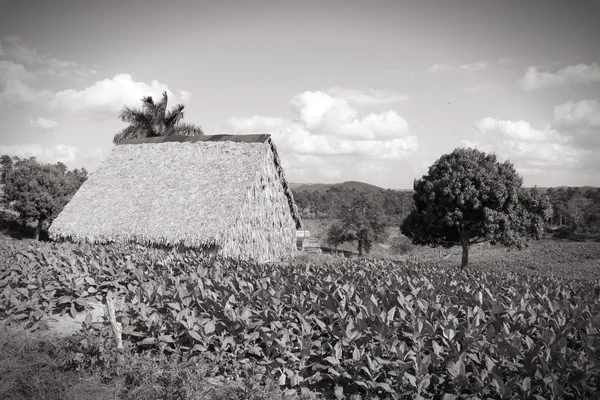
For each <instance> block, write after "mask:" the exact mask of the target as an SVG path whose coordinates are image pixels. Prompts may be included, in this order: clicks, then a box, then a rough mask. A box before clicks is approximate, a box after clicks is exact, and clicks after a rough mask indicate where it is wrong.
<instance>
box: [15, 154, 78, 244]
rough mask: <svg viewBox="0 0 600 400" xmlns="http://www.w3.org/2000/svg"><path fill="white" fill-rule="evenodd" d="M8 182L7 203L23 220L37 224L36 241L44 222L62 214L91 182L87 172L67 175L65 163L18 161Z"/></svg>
mask: <svg viewBox="0 0 600 400" xmlns="http://www.w3.org/2000/svg"><path fill="white" fill-rule="evenodd" d="M5 179H6V185H5V186H4V200H5V202H6V203H7V204H9V205H10V207H11V208H12V209H14V210H15V211H16V212H18V213H19V215H20V217H21V219H23V220H29V221H31V220H33V221H35V222H36V229H35V232H34V238H35V239H36V240H38V239H39V235H40V231H41V229H42V226H43V225H44V222H46V221H48V222H51V221H52V220H53V219H54V218H56V216H57V215H58V214H59V213H60V212H61V211H62V209H63V207H64V206H65V205H66V204H67V203H68V202H69V200H70V199H71V197H72V196H73V195H74V194H75V192H77V190H78V189H79V187H80V186H81V184H82V183H83V182H84V181H85V180H86V179H87V171H86V170H85V169H81V170H77V169H76V170H73V171H67V170H66V167H65V166H64V164H61V163H58V164H54V165H51V164H40V163H38V162H37V161H36V160H35V159H26V160H19V161H17V162H16V163H15V164H14V166H13V168H12V170H11V171H9V172H8V173H7V175H6V178H5Z"/></svg>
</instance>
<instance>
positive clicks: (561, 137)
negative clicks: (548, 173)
mask: <svg viewBox="0 0 600 400" xmlns="http://www.w3.org/2000/svg"><path fill="white" fill-rule="evenodd" d="M580 107H581V106H580ZM580 110H586V111H580V112H579V113H578V112H577V105H576V104H575V105H573V104H571V105H570V104H568V103H567V104H566V105H561V106H558V107H557V108H556V109H555V116H556V120H557V121H560V120H561V119H563V120H564V119H569V118H570V116H575V115H577V116H579V117H581V118H582V120H583V121H586V122H589V116H590V113H589V112H588V111H587V109H586V108H585V107H581V108H580ZM580 122H581V121H580ZM557 126H558V124H553V125H552V126H548V127H546V128H544V129H534V128H533V127H531V125H530V124H529V123H528V122H526V121H510V120H499V119H495V118H489V117H488V118H483V119H481V120H479V121H476V122H475V128H476V129H477V130H478V131H479V133H480V134H481V135H482V136H481V137H480V140H475V141H469V140H464V141H463V145H466V146H468V147H478V148H480V149H481V150H483V151H488V152H494V153H496V154H497V155H498V156H500V157H502V158H507V159H510V160H511V161H512V162H513V163H514V164H515V167H518V168H520V169H521V170H522V171H526V170H527V171H529V172H531V171H532V170H533V169H544V168H554V169H558V170H560V169H572V170H578V169H600V163H599V162H598V161H597V160H596V161H593V160H592V158H591V157H590V154H591V153H593V150H591V149H590V147H589V145H590V137H587V140H586V144H584V141H582V140H581V139H582V138H580V137H577V136H576V134H575V133H574V132H569V131H565V130H562V129H561V130H558V129H556V128H557ZM598 143H599V144H600V141H599V142H598ZM522 171H521V172H522Z"/></svg>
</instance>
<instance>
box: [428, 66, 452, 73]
mask: <svg viewBox="0 0 600 400" xmlns="http://www.w3.org/2000/svg"><path fill="white" fill-rule="evenodd" d="M450 69H454V66H453V65H449V64H433V65H432V66H430V67H429V68H427V69H426V70H425V72H441V71H448V70H450Z"/></svg>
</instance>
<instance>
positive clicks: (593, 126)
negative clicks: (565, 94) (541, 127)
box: [554, 99, 600, 151]
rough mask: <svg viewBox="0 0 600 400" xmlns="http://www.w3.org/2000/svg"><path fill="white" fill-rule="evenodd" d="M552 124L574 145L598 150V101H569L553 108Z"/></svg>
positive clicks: (599, 115)
mask: <svg viewBox="0 0 600 400" xmlns="http://www.w3.org/2000/svg"><path fill="white" fill-rule="evenodd" d="M554 121H555V122H554V126H555V127H556V128H557V129H560V131H561V132H562V133H563V135H564V136H566V137H568V138H569V139H570V140H572V142H573V143H574V145H576V146H578V147H580V148H583V149H595V150H596V151H597V150H600V101H599V100H597V99H590V100H580V101H578V102H573V101H569V102H566V103H564V104H560V105H558V106H556V107H555V108H554Z"/></svg>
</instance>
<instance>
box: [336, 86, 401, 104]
mask: <svg viewBox="0 0 600 400" xmlns="http://www.w3.org/2000/svg"><path fill="white" fill-rule="evenodd" d="M326 92H327V94H329V95H331V96H333V97H336V98H341V99H345V100H347V101H348V102H349V103H352V104H356V105H365V106H375V105H383V104H389V103H396V102H399V101H406V100H408V98H409V96H408V95H406V94H399V93H394V92H391V91H387V90H377V89H366V90H359V89H348V88H340V87H333V88H330V89H327V90H326Z"/></svg>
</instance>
